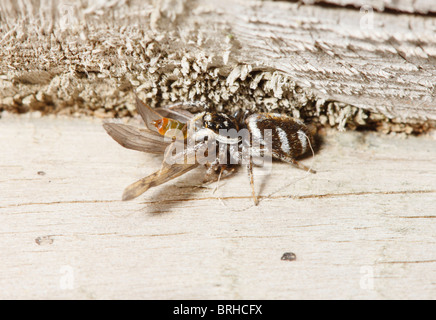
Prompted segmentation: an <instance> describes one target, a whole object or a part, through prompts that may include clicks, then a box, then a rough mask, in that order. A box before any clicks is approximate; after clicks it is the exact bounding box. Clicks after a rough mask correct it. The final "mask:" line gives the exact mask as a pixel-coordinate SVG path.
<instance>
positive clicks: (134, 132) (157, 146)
mask: <svg viewBox="0 0 436 320" xmlns="http://www.w3.org/2000/svg"><path fill="white" fill-rule="evenodd" d="M103 128H104V129H105V130H106V132H107V133H108V134H109V135H110V136H111V137H112V138H113V139H114V140H115V141H116V142H118V143H119V144H120V145H122V146H123V147H125V148H128V149H133V150H137V151H143V152H147V153H153V154H162V153H164V152H165V149H166V148H167V146H168V145H169V143H168V142H166V141H165V140H164V137H163V136H161V135H160V134H158V133H157V132H154V131H149V130H145V129H139V128H136V127H133V126H129V125H126V124H120V123H105V124H103Z"/></svg>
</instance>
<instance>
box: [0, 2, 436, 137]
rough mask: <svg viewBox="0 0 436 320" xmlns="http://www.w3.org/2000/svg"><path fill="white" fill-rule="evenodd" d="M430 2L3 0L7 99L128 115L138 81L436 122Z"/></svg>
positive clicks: (190, 94)
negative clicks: (94, 0)
mask: <svg viewBox="0 0 436 320" xmlns="http://www.w3.org/2000/svg"><path fill="white" fill-rule="evenodd" d="M430 2H431V1H426V0H422V1H412V0H401V1H384V0H383V1H378V0H373V1H368V2H367V5H368V6H366V7H365V8H366V9H365V8H364V10H361V6H362V1H359V0H352V1H351V0H350V1H349V0H343V1H342V0H332V1H305V2H292V1H291V2H289V1H243V0H238V1H229V0H223V1H214V2H211V1H207V0H199V1H189V0H186V1H178V2H174V1H169V0H160V1H154V2H146V3H144V2H143V1H127V2H126V1H121V0H120V1H110V2H101V3H99V4H93V3H88V4H83V5H82V4H81V3H79V2H64V1H60V0H51V1H46V2H41V3H40V2H38V1H25V2H18V3H16V2H14V1H10V0H5V1H2V2H1V3H0V8H1V13H0V23H1V26H2V27H1V28H0V44H1V46H0V58H1V63H0V110H1V109H2V108H3V109H6V110H14V111H18V112H24V111H28V110H43V111H45V112H48V113H50V112H60V113H62V112H65V113H75V112H84V113H87V114H96V115H100V116H101V115H104V114H108V116H109V117H111V116H112V114H116V115H118V116H121V117H122V116H126V115H131V114H132V113H134V96H133V94H131V92H132V90H133V88H136V89H137V90H138V91H141V92H143V94H144V95H145V96H146V97H147V102H148V103H150V104H152V105H153V106H155V105H161V104H162V103H164V104H165V103H170V102H171V101H190V100H204V101H208V102H210V103H214V104H217V105H222V106H223V108H225V109H227V110H230V109H232V108H235V106H236V107H244V108H251V109H257V110H266V109H268V110H271V109H276V108H281V109H282V110H286V111H287V112H289V113H290V114H294V113H296V114H302V115H304V114H306V115H309V118H310V117H312V116H313V117H321V116H323V117H324V116H326V112H327V113H330V114H329V115H328V116H331V114H334V115H335V118H341V115H342V116H343V114H345V113H347V112H346V111H344V109H343V108H339V110H333V111H332V110H330V109H329V110H328V111H326V112H320V109H323V108H324V107H325V108H326V109H327V104H328V102H326V101H329V100H333V101H338V102H340V103H343V104H345V105H346V104H348V105H353V106H356V107H359V108H361V110H365V112H367V111H370V112H373V113H375V114H377V117H378V116H379V114H381V115H382V117H381V119H384V117H385V118H387V119H394V120H395V121H397V122H405V123H411V122H425V121H433V122H434V121H435V120H436V100H435V97H436V91H435V90H436V89H435V88H436V87H435V81H434V79H435V78H436V67H435V66H436V51H435V48H436V36H435V35H436V32H435V30H436V27H435V26H436V17H435V15H434V14H432V12H433V11H431V10H433V9H429V3H430ZM325 4H333V5H325ZM344 5H345V6H346V7H343V6H344ZM385 9H386V10H385ZM383 10H385V11H383ZM410 12H412V13H416V14H410ZM425 13H428V14H425ZM363 118H364V119H360V120H358V122H363V124H365V119H366V118H365V117H363ZM324 122H325V123H327V122H326V121H324ZM339 122H340V121H339ZM333 123H335V121H333ZM342 127H343V126H341V125H339V128H340V129H342Z"/></svg>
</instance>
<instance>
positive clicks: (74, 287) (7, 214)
mask: <svg viewBox="0 0 436 320" xmlns="http://www.w3.org/2000/svg"><path fill="white" fill-rule="evenodd" d="M0 138H1V141H2V144H1V146H2V148H1V157H0V172H1V173H0V194H1V200H0V243H1V249H0V260H1V261H2V263H1V264H0V288H1V290H0V297H1V298H2V299H5V298H85V299H92V298H97V299H99V298H169V299H171V298H188V299H194V298H206V299H209V298H216V299H223V298H229V299H233V298H234V299H291V298H345V299H349V298H351V299H352V298H364V299H365V298H378V299H380V298H399V299H410V298H416V299H420V298H434V297H435V295H436V282H435V279H436V268H435V264H436V252H435V250H434V247H435V234H436V233H435V231H436V229H435V224H434V219H435V218H436V215H435V209H434V205H435V198H436V163H435V161H434V159H435V158H436V139H435V137H434V136H433V137H431V136H421V137H418V138H416V137H408V138H405V137H404V136H383V135H379V134H374V133H358V132H346V133H341V134H339V133H334V132H328V133H327V134H326V135H324V140H325V143H324V145H323V147H322V148H321V150H320V151H319V152H318V153H317V155H316V157H315V159H314V160H312V159H311V158H309V159H306V160H303V161H304V162H303V163H305V164H306V165H311V164H312V165H313V167H314V168H315V169H316V170H317V171H318V173H317V174H315V175H311V174H306V173H305V172H300V171H299V170H296V169H293V168H290V167H289V166H287V165H285V164H281V163H274V166H273V170H272V172H271V174H270V175H269V176H256V179H255V182H256V189H257V191H258V192H260V194H261V195H262V198H261V202H260V205H259V206H258V207H254V206H253V205H252V199H251V197H250V188H249V184H248V179H247V177H246V173H245V170H241V172H240V173H239V174H237V175H236V176H235V177H233V178H231V179H227V180H224V181H221V184H220V187H219V189H218V190H217V191H216V192H215V193H213V189H214V187H215V185H213V184H212V185H209V186H205V187H204V188H202V187H199V186H200V185H199V182H200V181H201V180H202V174H203V171H202V170H200V169H199V170H198V171H196V172H193V173H192V174H190V175H187V176H186V177H181V178H179V179H178V180H175V181H174V183H172V184H168V185H164V186H161V187H159V188H156V189H155V190H150V191H149V192H148V193H146V194H145V195H144V196H142V197H140V198H139V199H137V200H134V201H131V202H122V201H120V197H121V193H122V190H123V188H124V187H125V186H127V185H128V184H129V183H131V182H133V181H134V180H135V179H138V178H140V177H142V176H144V175H146V174H149V173H151V172H153V171H154V170H157V169H158V168H159V166H160V164H159V162H160V159H159V157H156V156H150V155H146V154H141V153H139V152H135V151H130V150H127V149H124V148H122V147H121V146H119V145H118V144H117V143H115V142H114V141H113V140H112V139H111V138H110V137H109V136H108V135H107V134H106V133H105V132H104V131H103V129H102V127H101V123H100V121H97V120H91V119H81V120H80V119H66V118H46V117H44V118H38V117H35V115H34V114H30V115H27V116H19V117H18V116H8V115H4V116H3V118H2V119H0ZM268 195H269V197H267V196H268ZM219 198H221V200H220V199H219ZM285 252H293V253H295V254H296V256H297V259H296V260H295V261H282V260H280V258H281V256H282V255H283V253H285Z"/></svg>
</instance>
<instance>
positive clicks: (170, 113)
mask: <svg viewBox="0 0 436 320" xmlns="http://www.w3.org/2000/svg"><path fill="white" fill-rule="evenodd" d="M155 110H156V112H157V113H159V114H160V115H161V116H162V117H165V118H171V119H174V120H177V121H180V122H183V123H186V122H188V121H189V120H190V119H192V118H193V117H194V115H193V114H192V113H190V112H189V111H187V110H183V109H181V108H171V107H169V108H166V107H165V108H156V109H155Z"/></svg>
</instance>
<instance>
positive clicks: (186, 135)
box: [104, 98, 315, 204]
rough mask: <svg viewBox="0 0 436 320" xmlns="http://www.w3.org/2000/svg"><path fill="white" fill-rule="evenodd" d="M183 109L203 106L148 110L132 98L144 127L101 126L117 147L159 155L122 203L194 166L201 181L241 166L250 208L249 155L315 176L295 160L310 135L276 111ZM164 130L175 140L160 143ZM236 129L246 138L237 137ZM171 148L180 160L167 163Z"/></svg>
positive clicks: (307, 147)
mask: <svg viewBox="0 0 436 320" xmlns="http://www.w3.org/2000/svg"><path fill="white" fill-rule="evenodd" d="M186 105H188V106H198V105H201V106H204V103H196V102H191V103H178V104H176V105H172V106H169V107H166V108H158V109H154V110H153V109H151V108H150V107H148V106H147V105H145V104H144V103H142V101H140V100H139V99H138V98H137V109H138V112H139V114H140V115H141V116H142V118H143V120H144V122H145V125H146V127H147V129H145V128H144V129H137V128H135V127H132V126H129V125H124V124H115V123H106V124H104V128H105V129H106V131H107V132H108V133H109V135H111V136H112V137H113V138H114V139H115V140H116V141H117V142H118V143H120V144H121V145H122V146H124V147H126V148H130V149H134V150H139V151H144V152H148V153H155V154H164V155H165V157H164V161H163V163H162V167H161V169H160V170H159V171H157V172H155V173H153V174H151V175H150V176H148V177H145V178H143V179H141V180H139V181H137V182H135V183H133V184H132V185H130V186H128V187H127V188H126V190H125V191H124V194H123V200H129V199H133V198H135V197H137V196H139V195H140V194H142V193H143V192H145V191H147V190H148V189H149V188H151V187H154V186H157V185H160V184H162V183H165V182H167V181H170V180H172V179H174V178H176V177H178V176H180V175H182V174H184V173H186V172H188V171H190V170H192V169H194V168H195V167H197V166H198V165H200V164H203V165H205V166H206V168H207V172H206V176H205V180H206V181H216V180H219V179H220V178H221V177H225V176H227V175H230V174H231V173H233V172H234V171H235V169H236V167H237V166H238V165H241V164H246V165H247V168H248V172H249V177H250V184H251V188H252V193H253V199H254V202H255V204H257V203H258V201H257V197H256V195H255V192H254V179H253V161H252V159H253V157H258V156H265V155H267V156H269V157H271V158H275V159H279V160H281V161H284V162H287V163H290V164H292V165H294V166H295V167H297V168H300V169H303V170H307V171H308V172H312V173H315V171H314V170H312V169H310V168H307V167H305V166H304V165H302V164H300V163H298V162H297V161H296V160H295V159H296V158H297V157H298V156H301V155H303V154H304V153H306V152H307V151H309V150H312V152H313V149H312V145H313V144H314V139H313V135H312V133H311V132H310V130H309V129H308V128H307V127H306V126H305V125H304V123H303V122H302V121H300V120H298V119H294V118H292V117H289V116H286V115H283V114H277V113H253V114H248V113H245V114H241V113H238V114H235V115H234V116H233V117H231V116H228V115H226V114H224V113H218V112H209V111H207V112H206V111H204V112H201V113H199V114H195V115H194V114H191V113H189V112H188V111H186V110H184V109H183V107H184V106H186ZM169 130H180V131H181V132H182V135H181V136H180V135H179V136H178V137H181V138H180V139H178V140H177V139H174V138H173V139H172V140H171V139H170V140H167V139H164V136H165V135H166V134H167V133H168V131H169ZM242 131H244V133H246V134H242V135H239V133H240V132H242ZM235 133H236V136H235ZM181 140H182V141H181ZM175 144H178V145H179V146H180V144H182V146H184V147H185V148H184V149H183V150H182V151H179V152H178V153H176V157H175V158H177V159H179V160H181V161H179V162H171V163H170V162H169V161H167V160H168V155H170V154H171V153H172V151H171V152H168V150H172V149H171V148H170V147H174V145H175ZM204 150H206V152H204ZM199 151H202V152H203V153H204V154H205V155H206V156H208V158H207V160H206V161H203V162H202V161H200V160H199V159H200V158H199V155H198V152H199ZM211 151H212V152H211ZM173 159H174V157H173ZM223 159H224V160H223Z"/></svg>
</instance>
